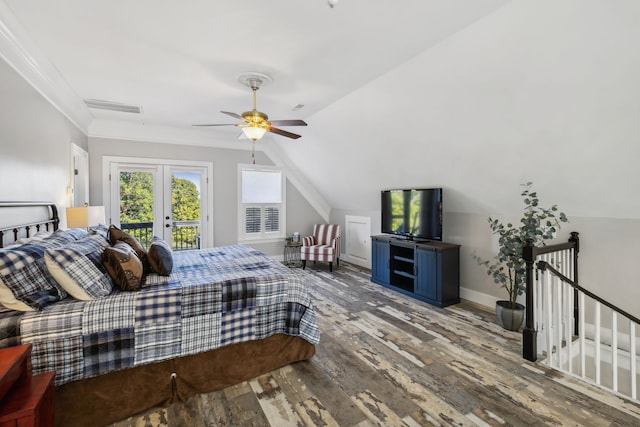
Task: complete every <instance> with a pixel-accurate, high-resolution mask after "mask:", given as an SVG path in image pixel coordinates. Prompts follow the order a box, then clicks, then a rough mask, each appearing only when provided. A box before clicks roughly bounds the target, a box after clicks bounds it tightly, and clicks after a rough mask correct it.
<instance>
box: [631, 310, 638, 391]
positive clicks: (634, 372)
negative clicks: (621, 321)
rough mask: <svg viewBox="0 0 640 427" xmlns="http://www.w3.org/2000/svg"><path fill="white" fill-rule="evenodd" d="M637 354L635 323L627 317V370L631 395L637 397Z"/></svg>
mask: <svg viewBox="0 0 640 427" xmlns="http://www.w3.org/2000/svg"><path fill="white" fill-rule="evenodd" d="M637 359H638V354H637V352H636V324H635V323H634V322H633V321H632V320H631V319H629V364H630V365H631V366H630V367H629V371H630V373H631V397H632V398H633V399H637V398H638V384H637V381H638V379H637V378H638V366H637V364H636V361H637Z"/></svg>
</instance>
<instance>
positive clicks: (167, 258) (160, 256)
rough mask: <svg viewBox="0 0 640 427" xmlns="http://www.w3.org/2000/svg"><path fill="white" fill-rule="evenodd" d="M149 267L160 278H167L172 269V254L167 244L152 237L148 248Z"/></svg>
mask: <svg viewBox="0 0 640 427" xmlns="http://www.w3.org/2000/svg"><path fill="white" fill-rule="evenodd" d="M149 266H150V267H151V269H152V270H153V271H155V272H156V273H158V274H159V275H161V276H168V275H170V274H171V270H172V269H173V252H172V251H171V247H169V244H168V243H167V242H165V241H164V240H162V239H161V238H159V237H154V238H153V241H152V242H151V246H149Z"/></svg>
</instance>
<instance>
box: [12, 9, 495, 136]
mask: <svg viewBox="0 0 640 427" xmlns="http://www.w3.org/2000/svg"><path fill="white" fill-rule="evenodd" d="M0 2H3V3H4V4H5V6H4V7H0V12H1V14H0V20H3V21H4V22H5V23H6V22H11V23H12V25H13V30H14V33H16V34H18V35H19V36H20V37H21V38H22V40H21V43H22V46H23V48H25V47H27V48H28V49H29V50H31V51H33V50H36V51H38V52H30V55H32V56H33V57H36V58H37V57H39V56H38V55H41V58H44V60H46V61H49V62H50V64H51V65H52V70H54V71H57V72H58V73H59V75H60V80H61V82H62V83H66V84H67V85H68V87H69V88H70V92H71V93H73V94H74V95H75V96H76V97H77V99H76V101H78V102H80V100H82V99H100V100H106V101H112V102H117V103H123V104H131V105H137V106H141V107H142V111H143V112H142V114H140V115H138V114H131V113H114V112H109V111H100V110H95V109H90V110H89V112H90V115H88V117H89V123H88V133H89V135H91V133H92V128H96V126H97V123H98V122H99V121H100V120H107V121H113V120H116V121H126V122H133V123H137V124H145V125H163V126H176V127H182V128H189V129H193V128H192V127H191V126H192V125H193V124H197V123H234V120H233V119H230V118H229V117H227V116H225V115H223V114H221V113H220V110H226V111H232V112H236V113H241V112H243V111H246V110H249V109H251V102H252V100H251V92H250V91H249V89H248V88H246V87H244V86H242V85H241V84H240V83H238V81H237V77H238V75H240V74H241V73H243V72H247V71H256V72H261V73H266V74H268V75H270V76H271V77H272V78H273V83H272V84H270V85H268V86H265V87H263V88H262V89H261V90H260V91H259V92H258V109H259V110H261V111H263V112H265V113H267V114H268V115H269V116H270V118H271V119H307V118H309V117H310V116H312V115H313V114H315V113H317V112H319V111H321V110H323V109H325V108H326V107H327V106H329V105H331V104H332V103H334V102H336V101H337V100H339V99H341V98H343V97H345V96H346V95H347V94H349V93H351V92H353V91H354V90H356V89H358V88H359V87H361V86H363V85H366V84H367V83H368V82H370V81H371V80H373V79H375V78H376V77H378V76H380V75H382V74H384V73H386V72H388V71H389V70H391V69H392V68H394V67H396V66H398V65H399V64H401V63H403V62H405V61H407V60H409V59H410V58H412V57H414V56H415V55H417V54H419V53H420V52H422V51H424V50H426V49H429V48H430V47H432V46H434V45H435V44H437V43H439V42H440V41H442V40H443V39H446V38H447V37H448V36H450V35H451V34H453V33H455V32H457V31H459V30H460V29H461V28H464V27H465V26H467V25H469V24H471V23H473V22H474V21H476V20H478V19H480V18H481V17H483V16H485V15H486V14H488V13H490V12H491V11H493V10H495V9H496V8H498V7H499V6H501V5H503V4H504V3H506V0H447V1H443V0H403V1H402V2H400V3H398V2H394V3H392V2H388V1H381V0H342V1H340V2H339V3H338V4H337V6H336V7H334V8H330V7H329V6H328V4H327V1H326V0H271V1H268V2H267V1H258V0H253V1H252V0H234V1H212V0H181V1H177V0H160V1H159V0H135V1H131V0H109V1H86V0H0ZM0 6H2V5H0ZM2 15H4V16H2ZM1 23H2V22H0V24H1ZM16 28H17V30H19V31H17V30H16ZM25 38H28V39H29V40H25ZM50 80H51V79H50ZM298 104H302V105H304V107H303V108H302V109H300V110H298V111H293V108H294V107H295V106H296V105H298ZM75 108H78V107H77V106H75ZM82 108H84V106H82ZM354 116H357V112H354ZM129 125H131V123H129ZM287 130H290V131H293V132H299V133H301V134H302V135H303V136H304V134H305V129H304V128H288V129H287ZM207 132H209V134H210V135H212V136H220V137H226V138H229V137H231V136H232V135H233V137H235V136H236V135H237V134H238V131H237V129H235V128H209V129H207ZM277 138H282V137H277ZM300 141H303V139H302V140H300Z"/></svg>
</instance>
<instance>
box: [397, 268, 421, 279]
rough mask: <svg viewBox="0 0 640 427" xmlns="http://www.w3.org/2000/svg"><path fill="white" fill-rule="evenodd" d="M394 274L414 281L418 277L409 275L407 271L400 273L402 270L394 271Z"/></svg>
mask: <svg viewBox="0 0 640 427" xmlns="http://www.w3.org/2000/svg"><path fill="white" fill-rule="evenodd" d="M393 274H396V275H398V276H402V277H408V278H410V279H414V278H415V277H416V276H414V275H413V274H411V273H407V272H405V271H400V270H393Z"/></svg>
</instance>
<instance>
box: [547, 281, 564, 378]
mask: <svg viewBox="0 0 640 427" xmlns="http://www.w3.org/2000/svg"><path fill="white" fill-rule="evenodd" d="M556 281H558V279H556V278H554V277H550V280H549V282H550V283H553V282H556ZM553 288H554V289H552V290H551V291H552V293H554V292H555V298H553V300H554V301H553V336H554V339H555V347H556V360H557V364H556V366H558V367H559V368H562V287H561V286H554V287H553Z"/></svg>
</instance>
